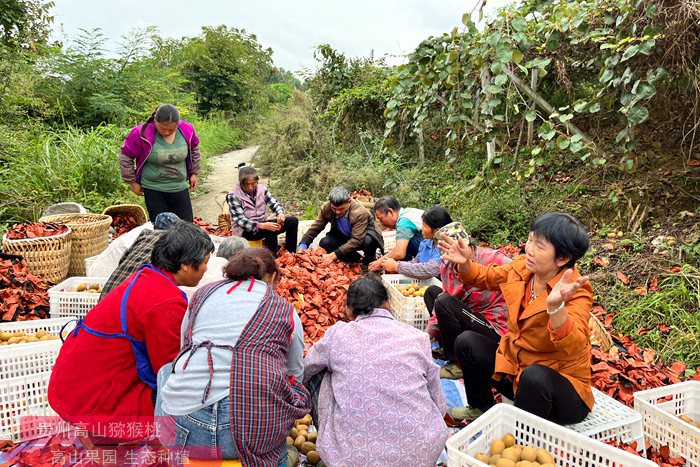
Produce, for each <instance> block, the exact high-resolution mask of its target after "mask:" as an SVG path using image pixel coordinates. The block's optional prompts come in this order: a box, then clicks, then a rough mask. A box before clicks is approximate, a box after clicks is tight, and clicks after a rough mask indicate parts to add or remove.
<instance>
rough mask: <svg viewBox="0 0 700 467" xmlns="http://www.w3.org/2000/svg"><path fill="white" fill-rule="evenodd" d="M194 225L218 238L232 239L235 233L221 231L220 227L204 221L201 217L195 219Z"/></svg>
mask: <svg viewBox="0 0 700 467" xmlns="http://www.w3.org/2000/svg"><path fill="white" fill-rule="evenodd" d="M194 225H196V226H197V227H199V228H200V229H202V230H204V231H205V232H206V233H208V234H209V235H215V236H217V237H230V236H231V235H233V232H232V231H230V230H223V229H220V228H219V227H218V226H215V225H211V224H210V223H209V222H206V221H204V220H202V218H201V217H195V218H194Z"/></svg>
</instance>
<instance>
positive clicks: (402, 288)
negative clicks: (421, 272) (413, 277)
mask: <svg viewBox="0 0 700 467" xmlns="http://www.w3.org/2000/svg"><path fill="white" fill-rule="evenodd" d="M396 288H397V289H399V292H401V294H402V295H403V296H404V297H411V298H414V297H422V296H423V295H425V291H426V290H428V286H427V285H426V286H424V287H421V286H420V285H418V284H407V285H397V286H396Z"/></svg>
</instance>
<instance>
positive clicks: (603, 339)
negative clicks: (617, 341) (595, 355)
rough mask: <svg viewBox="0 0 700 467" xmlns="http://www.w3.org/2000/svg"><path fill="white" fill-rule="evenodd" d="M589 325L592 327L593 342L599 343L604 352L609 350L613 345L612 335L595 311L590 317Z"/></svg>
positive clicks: (594, 343)
mask: <svg viewBox="0 0 700 467" xmlns="http://www.w3.org/2000/svg"><path fill="white" fill-rule="evenodd" d="M588 327H589V328H590V329H591V344H593V345H597V346H598V347H600V350H602V351H603V352H607V351H609V350H610V348H611V347H612V346H613V340H612V337H611V336H610V333H609V332H608V331H607V330H606V329H605V326H604V325H603V323H601V322H600V320H599V319H598V318H596V316H595V315H594V314H593V313H591V316H590V318H589V319H588Z"/></svg>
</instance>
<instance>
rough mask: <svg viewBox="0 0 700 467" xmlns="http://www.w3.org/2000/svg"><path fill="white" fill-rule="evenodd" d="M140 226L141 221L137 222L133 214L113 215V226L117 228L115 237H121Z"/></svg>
mask: <svg viewBox="0 0 700 467" xmlns="http://www.w3.org/2000/svg"><path fill="white" fill-rule="evenodd" d="M138 226H139V223H138V222H136V219H135V218H134V216H132V215H131V214H114V215H112V227H114V230H116V233H115V234H114V238H117V237H120V236H122V235H124V234H125V233H127V232H129V231H130V230H132V229H135V228H136V227H138Z"/></svg>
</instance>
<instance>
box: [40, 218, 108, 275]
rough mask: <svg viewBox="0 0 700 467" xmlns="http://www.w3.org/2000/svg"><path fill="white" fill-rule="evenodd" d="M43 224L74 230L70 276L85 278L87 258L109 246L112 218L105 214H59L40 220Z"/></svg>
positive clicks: (72, 234) (71, 236)
mask: <svg viewBox="0 0 700 467" xmlns="http://www.w3.org/2000/svg"><path fill="white" fill-rule="evenodd" d="M39 220H40V221H41V222H53V223H56V224H64V225H67V226H68V227H70V228H71V229H73V232H72V233H71V235H70V238H71V256H70V267H69V269H68V275H69V276H85V258H90V257H91V256H96V255H98V254H100V253H102V252H103V251H104V250H105V249H106V248H107V245H109V226H110V225H111V224H112V218H111V217H110V216H107V215H105V214H92V213H87V214H57V215H55V216H46V217H42V218H41V219H39Z"/></svg>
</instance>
